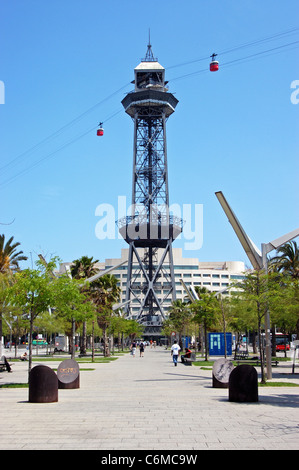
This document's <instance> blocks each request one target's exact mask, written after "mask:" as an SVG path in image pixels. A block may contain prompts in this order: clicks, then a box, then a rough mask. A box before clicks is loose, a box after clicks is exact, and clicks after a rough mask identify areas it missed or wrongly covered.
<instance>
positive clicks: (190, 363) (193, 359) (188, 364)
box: [182, 353, 196, 366]
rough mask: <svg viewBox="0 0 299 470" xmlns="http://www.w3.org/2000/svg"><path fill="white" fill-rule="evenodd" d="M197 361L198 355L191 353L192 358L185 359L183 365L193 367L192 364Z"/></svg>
mask: <svg viewBox="0 0 299 470" xmlns="http://www.w3.org/2000/svg"><path fill="white" fill-rule="evenodd" d="M194 361H196V354H195V353H191V356H190V357H184V362H183V361H182V362H183V364H185V366H192V362H194Z"/></svg>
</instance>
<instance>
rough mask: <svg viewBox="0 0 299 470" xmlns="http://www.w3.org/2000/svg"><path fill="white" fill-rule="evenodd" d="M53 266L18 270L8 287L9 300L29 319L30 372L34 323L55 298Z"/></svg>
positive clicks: (7, 295)
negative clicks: (51, 271)
mask: <svg viewBox="0 0 299 470" xmlns="http://www.w3.org/2000/svg"><path fill="white" fill-rule="evenodd" d="M52 268H53V263H49V266H48V267H46V268H45V267H44V266H41V265H39V269H25V270H24V271H20V272H17V273H16V274H15V282H14V284H13V285H12V286H10V287H9V288H8V289H6V299H7V301H8V302H9V303H10V304H11V305H13V306H16V307H19V308H21V309H22V310H23V312H24V313H25V314H26V316H27V318H28V320H29V325H30V326H29V365H28V371H29V372H30V370H31V366H32V336H33V323H34V320H35V318H36V317H37V316H38V315H40V314H41V313H43V312H44V311H45V310H47V308H48V306H49V305H51V303H52V300H53V296H52V289H51V287H52V283H51V279H52V277H51V275H50V269H52Z"/></svg>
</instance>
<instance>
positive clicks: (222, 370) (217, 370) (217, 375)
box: [213, 358, 234, 388]
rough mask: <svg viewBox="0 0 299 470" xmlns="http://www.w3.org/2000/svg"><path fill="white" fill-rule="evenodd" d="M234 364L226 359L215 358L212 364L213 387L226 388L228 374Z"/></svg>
mask: <svg viewBox="0 0 299 470" xmlns="http://www.w3.org/2000/svg"><path fill="white" fill-rule="evenodd" d="M233 369H234V365H233V363H232V362H231V361H229V360H228V359H224V358H222V359H217V361H215V362H214V365H213V388H228V382H229V376H230V373H231V372H232V370H233Z"/></svg>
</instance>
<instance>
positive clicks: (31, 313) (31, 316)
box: [28, 308, 33, 383]
mask: <svg viewBox="0 0 299 470" xmlns="http://www.w3.org/2000/svg"><path fill="white" fill-rule="evenodd" d="M32 336H33V311H32V308H31V309H30V327H29V341H28V345H29V360H28V383H29V374H30V371H31V367H32Z"/></svg>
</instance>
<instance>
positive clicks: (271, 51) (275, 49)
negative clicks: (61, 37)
mask: <svg viewBox="0 0 299 470" xmlns="http://www.w3.org/2000/svg"><path fill="white" fill-rule="evenodd" d="M298 30H299V28H291V29H289V30H287V31H283V32H280V33H276V34H273V35H271V36H267V37H264V38H261V39H258V40H255V41H251V42H247V43H244V44H241V45H239V46H234V47H233V48H230V49H226V50H224V51H220V52H218V55H220V56H223V55H225V54H229V53H232V52H235V51H237V50H242V49H245V48H248V47H250V46H256V45H259V44H262V43H265V42H269V41H273V40H276V39H279V38H281V37H282V36H286V35H291V34H295V33H297V32H298ZM298 45H299V41H293V42H289V43H287V44H282V45H278V46H276V47H273V48H270V49H267V50H263V51H259V52H255V53H253V54H250V55H247V56H245V57H237V58H236V59H233V60H231V61H229V62H224V63H221V68H223V67H227V66H232V65H234V64H238V63H240V62H242V61H247V60H254V59H255V58H259V57H263V56H264V55H266V54H267V55H271V54H275V53H279V52H282V51H283V50H285V48H287V47H290V46H292V48H296V47H298ZM209 59H210V56H205V57H202V58H199V59H195V60H192V61H189V62H184V63H180V64H176V65H173V66H170V67H167V70H169V69H173V68H176V67H181V66H186V65H190V64H194V63H197V62H200V61H204V60H205V61H207V60H209ZM208 71H209V69H208V68H207V67H205V68H204V69H201V70H197V71H194V72H190V73H188V74H184V75H181V76H178V77H175V78H173V79H170V80H169V82H174V81H176V80H180V79H186V78H188V77H191V76H194V75H198V74H201V73H206V72H208ZM130 84H131V82H128V83H126V84H125V85H124V86H122V87H121V88H119V89H118V90H116V91H114V92H113V93H111V94H110V95H108V96H106V97H105V98H103V99H102V100H101V101H99V102H98V103H96V104H95V105H93V106H92V107H90V108H89V109H87V110H86V111H85V112H83V113H82V114H80V115H79V116H77V117H76V118H74V119H73V120H71V121H70V122H69V123H67V124H65V125H64V126H62V127H61V128H60V129H58V130H57V131H55V132H54V133H53V134H51V135H49V136H48V137H46V138H45V139H43V140H42V141H40V142H39V143H37V144H36V145H34V146H33V147H31V148H30V149H28V150H27V151H25V152H23V153H21V154H20V155H18V156H17V157H15V158H14V159H13V160H11V161H10V162H8V163H6V164H4V165H3V166H2V167H0V170H2V172H3V171H6V170H7V169H9V168H10V167H11V166H14V165H15V164H17V163H18V162H19V161H20V160H21V159H22V158H26V157H28V156H30V155H31V154H32V153H33V152H34V151H36V150H38V149H39V148H40V147H41V146H42V145H44V144H46V143H48V142H50V141H51V140H52V139H55V138H56V137H58V136H59V135H61V134H62V133H63V132H65V131H66V130H67V129H69V128H71V127H72V126H73V125H74V124H75V123H77V122H79V121H80V120H81V119H83V117H85V116H86V115H88V114H89V113H90V112H92V111H93V110H94V109H96V108H97V107H99V106H101V105H102V104H103V103H105V102H106V101H108V100H109V99H111V98H113V97H114V96H115V95H117V94H118V93H119V92H121V91H122V90H124V89H125V88H126V87H127V86H128V85H130ZM121 111H122V109H119V110H118V111H116V112H114V113H113V114H112V115H110V116H108V117H107V118H106V119H105V120H103V122H107V121H108V120H110V119H112V118H113V117H114V116H116V115H117V114H119V113H120V112H121ZM96 128H97V126H93V127H92V128H89V129H88V130H87V131H85V132H83V133H82V134H80V135H78V136H76V137H74V138H72V139H71V140H70V141H68V142H66V143H65V144H63V145H61V146H60V147H59V148H58V149H56V150H54V151H53V152H50V153H49V154H47V155H45V156H44V157H42V158H40V159H39V160H37V161H36V162H34V163H32V164H31V165H30V166H28V167H27V168H25V169H24V170H22V171H20V172H19V173H17V174H15V175H13V176H11V177H10V178H8V179H7V180H5V181H4V182H3V183H0V187H4V186H6V185H7V184H9V183H10V182H12V181H14V180H15V179H16V178H17V177H19V176H21V175H24V174H25V173H27V172H28V171H29V170H31V169H32V168H34V167H36V166H37V165H38V164H40V163H41V162H43V161H45V160H46V159H48V158H50V157H53V156H54V155H56V153H58V152H60V151H61V150H63V149H65V148H66V147H68V146H69V145H71V144H72V143H74V142H76V141H78V140H79V139H81V138H83V137H84V136H86V135H87V134H88V133H90V132H92V131H94V130H95V129H96Z"/></svg>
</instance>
